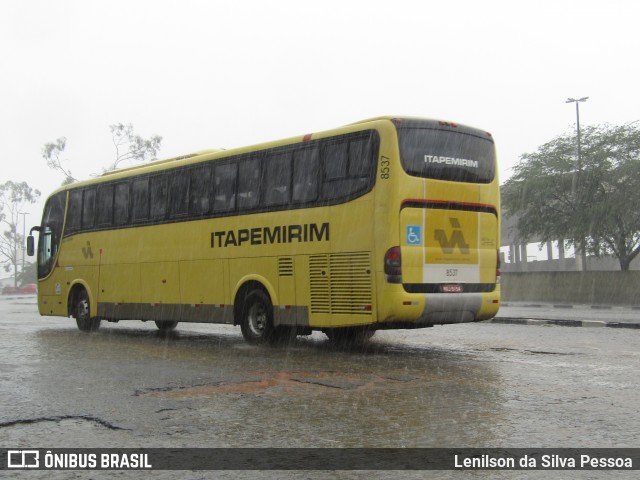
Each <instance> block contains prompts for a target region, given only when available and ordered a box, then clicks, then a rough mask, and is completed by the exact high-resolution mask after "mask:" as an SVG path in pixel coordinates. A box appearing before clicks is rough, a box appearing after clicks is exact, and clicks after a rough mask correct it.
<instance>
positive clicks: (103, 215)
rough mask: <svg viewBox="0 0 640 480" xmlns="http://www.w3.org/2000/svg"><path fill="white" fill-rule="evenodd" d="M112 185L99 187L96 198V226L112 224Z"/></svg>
mask: <svg viewBox="0 0 640 480" xmlns="http://www.w3.org/2000/svg"><path fill="white" fill-rule="evenodd" d="M113 188H114V187H113V185H100V186H99V187H98V195H97V197H96V226H98V227H100V226H109V225H111V224H112V223H113Z"/></svg>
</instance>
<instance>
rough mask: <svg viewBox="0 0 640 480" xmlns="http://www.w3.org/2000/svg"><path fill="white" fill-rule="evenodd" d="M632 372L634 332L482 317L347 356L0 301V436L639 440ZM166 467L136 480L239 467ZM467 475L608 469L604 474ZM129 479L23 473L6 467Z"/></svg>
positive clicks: (503, 443) (638, 402)
mask: <svg viewBox="0 0 640 480" xmlns="http://www.w3.org/2000/svg"><path fill="white" fill-rule="evenodd" d="M639 367H640V330H626V329H624V330H621V329H609V328H606V329H602V328H566V327H559V326H549V325H548V326H525V325H500V324H490V323H482V324H466V325H454V326H443V327H434V328H430V329H423V330H415V331H406V330H399V331H387V332H378V333H377V334H376V335H375V337H374V338H373V339H372V341H370V342H369V343H368V344H367V345H366V346H364V347H362V348H358V349H354V350H351V351H347V350H344V349H339V348H337V347H333V346H332V345H331V344H330V343H329V342H328V341H327V340H326V337H325V336H324V335H323V334H321V333H314V334H313V335H312V336H311V337H299V338H298V340H296V341H295V342H294V343H293V344H291V345H290V346H288V348H274V347H253V346H249V345H247V344H245V343H244V341H243V339H242V337H241V335H240V331H239V329H238V328H235V327H230V326H218V325H196V324H185V325H179V326H178V330H177V331H176V332H175V333H173V334H171V335H169V336H168V337H165V336H162V335H160V334H159V333H158V332H157V330H156V328H155V325H154V324H153V323H151V322H149V323H142V322H122V323H119V324H110V323H106V322H103V324H102V327H101V329H100V331H99V332H98V333H96V334H84V333H81V332H79V331H78V330H77V329H76V326H75V322H74V321H73V320H72V319H63V318H50V317H40V316H39V315H38V314H37V311H36V305H35V299H34V298H33V297H22V298H16V297H14V298H6V297H3V298H0V438H1V439H2V440H1V445H0V446H2V447H7V448H14V447H23V448H28V447H40V448H47V447H57V448H60V447H97V448H99V447H104V448H106V447H136V448H137V447H575V448H587V447H637V446H638V438H639V436H640V399H639V398H638V392H640V374H639V373H638V372H639V370H640V368H639ZM5 473H14V472H5ZM178 473H179V472H152V473H148V475H153V478H235V477H237V476H238V475H237V474H233V472H231V473H229V472H185V473H184V474H179V475H178ZM636 473H637V472H636ZM460 474H461V472H431V473H430V474H429V475H428V476H429V478H459V475H460ZM466 474H469V475H473V476H474V477H478V476H480V477H482V478H609V476H610V475H611V472H527V473H525V472H466ZM140 475H141V474H140V473H139V472H138V473H136V472H23V473H22V475H21V477H20V478H48V479H51V478H54V479H55V478H112V477H114V476H116V477H117V478H138V477H140ZM615 475H616V478H620V477H622V478H634V477H635V475H633V472H628V473H616V474H615ZM242 476H243V477H244V478H255V477H256V476H257V477H259V478H280V477H283V476H286V477H287V478H336V477H338V478H371V477H372V476H374V477H376V478H388V476H389V473H388V472H387V473H383V472H380V473H379V475H378V476H377V475H376V474H374V475H371V474H363V473H362V472H340V473H339V474H335V473H327V472H315V473H314V472H300V473H295V472H288V473H286V474H282V472H280V474H278V473H277V472H261V473H260V472H253V473H244V474H242ZM393 476H394V477H400V478H425V477H426V476H427V475H425V474H424V472H400V473H399V474H398V475H395V474H394V475H393Z"/></svg>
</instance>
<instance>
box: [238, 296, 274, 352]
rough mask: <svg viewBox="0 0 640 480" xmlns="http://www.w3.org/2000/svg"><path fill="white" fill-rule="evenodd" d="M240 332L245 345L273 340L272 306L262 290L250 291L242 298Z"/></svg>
mask: <svg viewBox="0 0 640 480" xmlns="http://www.w3.org/2000/svg"><path fill="white" fill-rule="evenodd" d="M240 330H241V331H242V336H243V337H244V339H245V340H246V341H247V343H251V344H253V345H260V344H264V343H270V342H272V341H273V340H275V338H276V331H275V328H274V326H273V305H272V304H271V299H270V298H269V295H267V294H266V293H265V292H264V291H263V290H261V289H255V290H251V291H250V292H249V293H248V294H247V295H246V297H245V298H244V300H243V302H242V305H241V307H240Z"/></svg>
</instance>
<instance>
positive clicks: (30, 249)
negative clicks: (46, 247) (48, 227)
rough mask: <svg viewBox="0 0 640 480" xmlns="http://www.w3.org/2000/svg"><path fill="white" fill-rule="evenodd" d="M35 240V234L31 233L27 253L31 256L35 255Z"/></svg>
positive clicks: (28, 238)
mask: <svg viewBox="0 0 640 480" xmlns="http://www.w3.org/2000/svg"><path fill="white" fill-rule="evenodd" d="M34 247H35V240H34V239H33V235H29V236H28V237H27V255H29V256H30V257H33V254H34V252H35V248H34Z"/></svg>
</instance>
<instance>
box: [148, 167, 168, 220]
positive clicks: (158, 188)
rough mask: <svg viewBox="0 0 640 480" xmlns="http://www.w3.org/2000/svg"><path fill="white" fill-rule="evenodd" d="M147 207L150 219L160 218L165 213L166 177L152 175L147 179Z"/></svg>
mask: <svg viewBox="0 0 640 480" xmlns="http://www.w3.org/2000/svg"><path fill="white" fill-rule="evenodd" d="M149 203H150V205H149V209H150V213H151V219H152V220H160V219H163V218H164V217H165V215H166V214H167V177H166V176H165V175H154V176H153V177H151V178H150V179H149Z"/></svg>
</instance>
